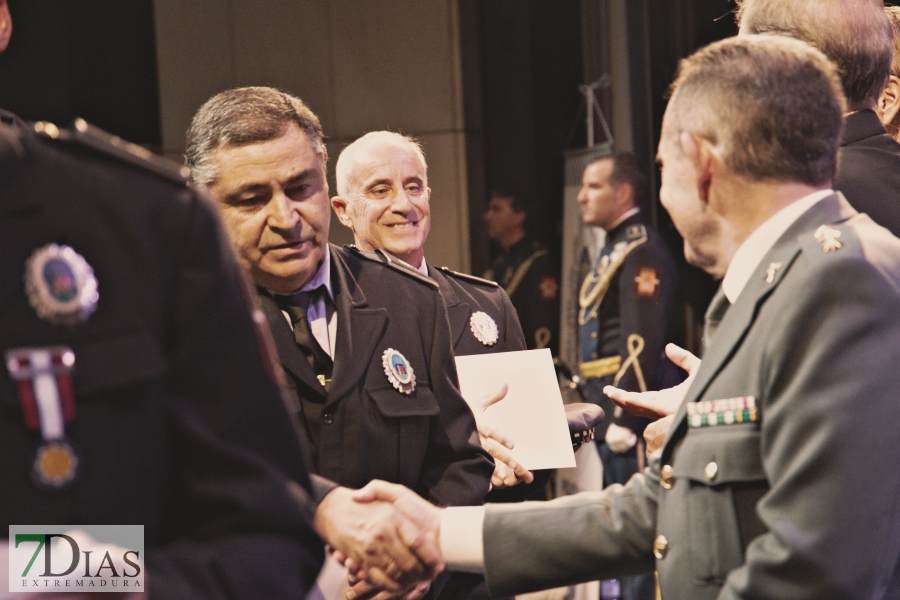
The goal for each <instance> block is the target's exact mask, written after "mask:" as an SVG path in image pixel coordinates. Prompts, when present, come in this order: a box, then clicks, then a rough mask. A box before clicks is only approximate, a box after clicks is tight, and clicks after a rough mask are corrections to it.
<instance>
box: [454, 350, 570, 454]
mask: <svg viewBox="0 0 900 600" xmlns="http://www.w3.org/2000/svg"><path fill="white" fill-rule="evenodd" d="M456 368H457V370H458V371H459V386H460V391H461V392H462V396H463V398H465V399H466V402H468V403H469V406H470V407H472V410H473V412H474V411H478V412H481V408H480V407H481V403H482V401H483V399H484V398H486V397H492V396H494V395H496V393H497V391H498V390H499V389H500V388H501V387H502V386H503V384H504V383H506V384H507V385H509V391H508V392H507V394H506V397H505V398H504V399H503V400H500V401H499V402H497V403H496V404H493V405H492V406H490V407H489V408H488V409H487V410H485V411H484V413H483V416H478V415H476V417H477V419H478V420H479V421H483V422H485V423H487V424H488V425H489V426H490V427H493V428H494V429H497V430H498V431H500V432H502V433H503V434H504V435H506V437H508V438H510V439H511V440H512V441H513V443H514V444H515V448H514V449H513V450H512V451H511V452H512V455H513V456H514V457H515V459H516V460H517V461H519V462H520V463H521V464H522V465H523V466H524V467H525V468H526V469H528V470H530V471H534V470H537V469H558V468H570V467H574V466H575V453H574V452H573V451H572V440H571V437H570V435H569V426H568V423H567V422H566V412H565V409H564V408H563V401H562V396H561V395H560V393H559V384H558V383H557V380H556V372H555V370H554V369H553V357H552V356H551V354H550V350H549V349H546V348H545V349H542V350H523V351H521V352H499V353H497V354H476V355H472V356H457V357H456Z"/></svg>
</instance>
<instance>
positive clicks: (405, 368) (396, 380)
mask: <svg viewBox="0 0 900 600" xmlns="http://www.w3.org/2000/svg"><path fill="white" fill-rule="evenodd" d="M381 364H382V365H383V366H384V374H385V375H387V378H388V381H390V382H391V384H392V385H393V386H394V387H395V388H397V391H399V392H400V393H402V394H409V393H412V391H413V390H414V389H416V375H415V373H413V368H412V365H411V364H409V361H408V360H406V357H405V356H403V355H402V354H400V351H399V350H394V349H393V348H388V349H387V350H385V351H384V354H382V355H381Z"/></svg>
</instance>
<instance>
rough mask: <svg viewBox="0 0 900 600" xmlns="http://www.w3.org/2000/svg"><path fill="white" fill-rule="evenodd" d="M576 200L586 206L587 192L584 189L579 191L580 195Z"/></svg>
mask: <svg viewBox="0 0 900 600" xmlns="http://www.w3.org/2000/svg"><path fill="white" fill-rule="evenodd" d="M575 200H576V201H577V202H578V204H584V203H585V202H586V201H587V191H586V190H585V189H584V187H582V188H581V189H580V190H578V195H577V196H576V197H575Z"/></svg>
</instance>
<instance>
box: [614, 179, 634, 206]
mask: <svg viewBox="0 0 900 600" xmlns="http://www.w3.org/2000/svg"><path fill="white" fill-rule="evenodd" d="M616 204H619V205H625V204H632V205H633V204H634V188H633V187H631V184H630V183H628V182H627V181H623V182H622V183H620V184H619V185H617V186H616Z"/></svg>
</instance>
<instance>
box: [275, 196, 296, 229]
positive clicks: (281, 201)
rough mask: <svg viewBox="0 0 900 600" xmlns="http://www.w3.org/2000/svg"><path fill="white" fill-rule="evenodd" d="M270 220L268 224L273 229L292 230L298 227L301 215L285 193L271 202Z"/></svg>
mask: <svg viewBox="0 0 900 600" xmlns="http://www.w3.org/2000/svg"><path fill="white" fill-rule="evenodd" d="M268 209H269V218H268V220H267V223H268V225H269V227H271V228H272V229H279V230H290V229H293V228H294V227H296V226H297V222H298V221H299V220H300V213H298V212H297V209H296V207H295V206H294V201H293V200H291V199H290V198H288V197H287V196H286V195H285V194H284V193H283V192H278V193H276V194H275V195H273V196H272V199H271V200H270V201H269V206H268Z"/></svg>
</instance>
